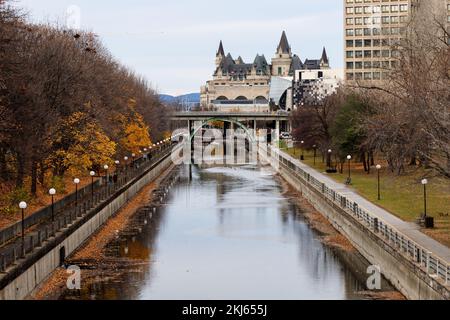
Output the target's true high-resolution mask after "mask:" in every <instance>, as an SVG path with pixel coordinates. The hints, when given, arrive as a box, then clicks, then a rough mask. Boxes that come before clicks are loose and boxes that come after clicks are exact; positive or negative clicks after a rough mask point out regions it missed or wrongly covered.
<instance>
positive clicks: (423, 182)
mask: <svg viewBox="0 0 450 320" xmlns="http://www.w3.org/2000/svg"><path fill="white" fill-rule="evenodd" d="M427 184H428V180H427V179H423V180H422V185H423V208H424V218H426V216H427Z"/></svg>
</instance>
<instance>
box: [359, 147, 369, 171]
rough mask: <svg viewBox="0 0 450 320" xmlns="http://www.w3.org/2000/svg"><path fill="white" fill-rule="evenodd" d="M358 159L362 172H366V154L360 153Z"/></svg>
mask: <svg viewBox="0 0 450 320" xmlns="http://www.w3.org/2000/svg"><path fill="white" fill-rule="evenodd" d="M359 159H360V160H359V161H360V162H362V164H363V166H364V172H367V162H366V153H365V152H364V151H362V152H361V155H360V158H359Z"/></svg>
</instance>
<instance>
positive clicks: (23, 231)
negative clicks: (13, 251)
mask: <svg viewBox="0 0 450 320" xmlns="http://www.w3.org/2000/svg"><path fill="white" fill-rule="evenodd" d="M19 208H20V209H21V210H22V257H23V256H25V213H24V210H25V209H26V208H27V203H26V202H25V201H22V202H20V203H19Z"/></svg>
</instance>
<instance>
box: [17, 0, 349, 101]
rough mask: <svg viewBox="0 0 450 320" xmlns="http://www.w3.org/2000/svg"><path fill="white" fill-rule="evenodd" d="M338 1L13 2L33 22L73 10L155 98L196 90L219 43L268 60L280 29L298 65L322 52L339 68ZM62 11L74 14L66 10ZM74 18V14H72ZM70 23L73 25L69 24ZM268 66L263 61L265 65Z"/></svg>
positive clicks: (250, 58)
mask: <svg viewBox="0 0 450 320" xmlns="http://www.w3.org/2000/svg"><path fill="white" fill-rule="evenodd" d="M342 3H343V1H342V0H257V1H254V0H248V1H243V0H221V1H213V0H189V1H187V0H184V1H183V0H158V1H156V0H127V1H123V0H39V1H37V0H16V5H17V6H19V7H21V8H23V9H24V10H25V11H26V12H28V14H29V17H30V19H31V20H32V21H40V22H59V23H65V21H66V19H65V18H64V17H65V16H66V15H67V14H66V13H67V10H68V8H70V6H72V5H75V6H76V7H78V8H79V9H80V13H81V14H80V18H81V19H80V21H81V23H80V24H81V28H82V29H87V30H90V31H94V32H95V33H96V34H98V35H99V36H100V37H101V38H102V40H103V42H104V43H105V45H106V46H107V47H108V48H109V50H110V51H111V52H112V54H113V55H114V56H115V57H116V58H117V59H118V60H119V61H120V62H122V63H123V64H125V65H127V66H128V67H130V68H132V69H133V70H134V71H136V72H137V73H139V74H141V75H143V76H144V77H145V78H147V80H148V81H149V82H151V83H152V84H153V86H154V87H155V88H156V89H157V90H158V91H159V92H160V93H168V94H174V95H179V94H184V93H191V92H198V91H199V88H200V86H201V85H202V84H204V82H205V81H206V80H208V79H209V78H210V77H211V75H212V72H213V71H214V59H215V53H216V51H217V48H218V45H219V41H220V40H223V42H224V47H225V51H226V52H227V53H228V52H230V53H231V54H232V55H233V57H235V58H237V57H238V56H239V55H241V56H242V57H243V58H244V61H246V62H247V61H249V62H252V61H253V59H254V57H255V55H256V54H257V53H259V54H265V55H266V58H268V60H269V59H270V58H272V56H273V55H274V53H275V50H276V47H277V45H278V42H279V39H280V36H281V32H282V31H283V30H286V32H287V36H288V40H289V42H290V44H291V47H292V50H293V52H294V53H296V54H298V55H299V56H300V57H301V58H302V60H304V59H305V58H310V59H317V58H320V55H321V52H322V47H323V46H325V47H326V48H327V51H328V54H329V56H330V60H331V64H332V66H333V67H337V68H342V65H343V30H342V29H343V28H342V24H343V23H342V19H343V12H342V6H343V4H342ZM69 12H73V11H70V10H69ZM72 17H73V15H72ZM70 21H74V20H73V19H72V20H70ZM269 62H270V61H269Z"/></svg>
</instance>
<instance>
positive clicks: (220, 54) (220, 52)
mask: <svg viewBox="0 0 450 320" xmlns="http://www.w3.org/2000/svg"><path fill="white" fill-rule="evenodd" d="M224 58H225V51H224V50H223V43H222V40H220V44H219V49H218V50H217V53H216V68H218V67H219V66H220V63H221V62H222V61H223V59H224Z"/></svg>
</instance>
